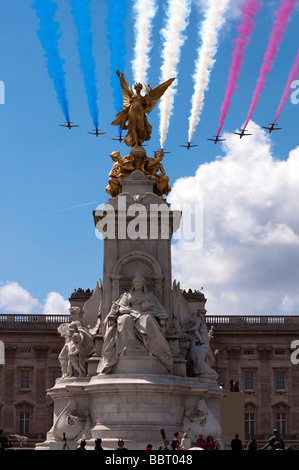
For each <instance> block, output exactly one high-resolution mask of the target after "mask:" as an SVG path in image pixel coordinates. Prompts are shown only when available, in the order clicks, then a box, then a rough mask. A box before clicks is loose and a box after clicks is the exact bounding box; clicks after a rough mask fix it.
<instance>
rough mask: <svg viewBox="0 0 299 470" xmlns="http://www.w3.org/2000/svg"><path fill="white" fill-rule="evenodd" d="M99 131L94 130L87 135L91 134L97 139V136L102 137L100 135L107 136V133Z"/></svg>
mask: <svg viewBox="0 0 299 470" xmlns="http://www.w3.org/2000/svg"><path fill="white" fill-rule="evenodd" d="M99 131H100V129H95V130H94V132H88V134H93V135H96V136H97V137H99V135H102V134H107V132H99Z"/></svg>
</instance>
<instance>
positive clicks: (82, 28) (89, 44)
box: [71, 0, 99, 129]
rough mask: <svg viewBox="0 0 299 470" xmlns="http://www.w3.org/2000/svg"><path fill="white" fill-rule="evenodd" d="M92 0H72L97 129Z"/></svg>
mask: <svg viewBox="0 0 299 470" xmlns="http://www.w3.org/2000/svg"><path fill="white" fill-rule="evenodd" d="M89 1H90V0H71V5H72V13H73V15H74V19H75V24H76V26H77V32H78V48H79V55H80V62H81V69H82V73H83V77H84V83H85V90H86V94H87V99H88V105H89V110H90V114H91V117H92V120H93V124H94V126H95V128H96V129H98V128H99V121H98V115H99V109H98V104H97V101H98V96H97V87H96V85H97V80H96V71H95V70H96V66H95V61H94V58H93V55H92V50H93V40H92V33H91V19H90V15H89V11H88V5H89Z"/></svg>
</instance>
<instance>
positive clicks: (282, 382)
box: [275, 371, 286, 391]
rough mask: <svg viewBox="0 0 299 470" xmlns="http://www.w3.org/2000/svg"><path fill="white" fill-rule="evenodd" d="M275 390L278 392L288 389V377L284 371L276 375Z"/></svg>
mask: <svg viewBox="0 0 299 470" xmlns="http://www.w3.org/2000/svg"><path fill="white" fill-rule="evenodd" d="M275 389H276V390H278V391H281V390H285V389H286V377H285V372H284V371H277V372H276V373H275Z"/></svg>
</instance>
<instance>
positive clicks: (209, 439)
mask: <svg viewBox="0 0 299 470" xmlns="http://www.w3.org/2000/svg"><path fill="white" fill-rule="evenodd" d="M213 448H214V439H213V436H211V434H209V435H208V437H207V444H206V450H213Z"/></svg>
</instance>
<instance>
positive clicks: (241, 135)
mask: <svg viewBox="0 0 299 470" xmlns="http://www.w3.org/2000/svg"><path fill="white" fill-rule="evenodd" d="M240 131H241V132H233V134H236V135H239V136H240V139H242V137H244V135H252V134H245V132H246V129H240Z"/></svg>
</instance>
